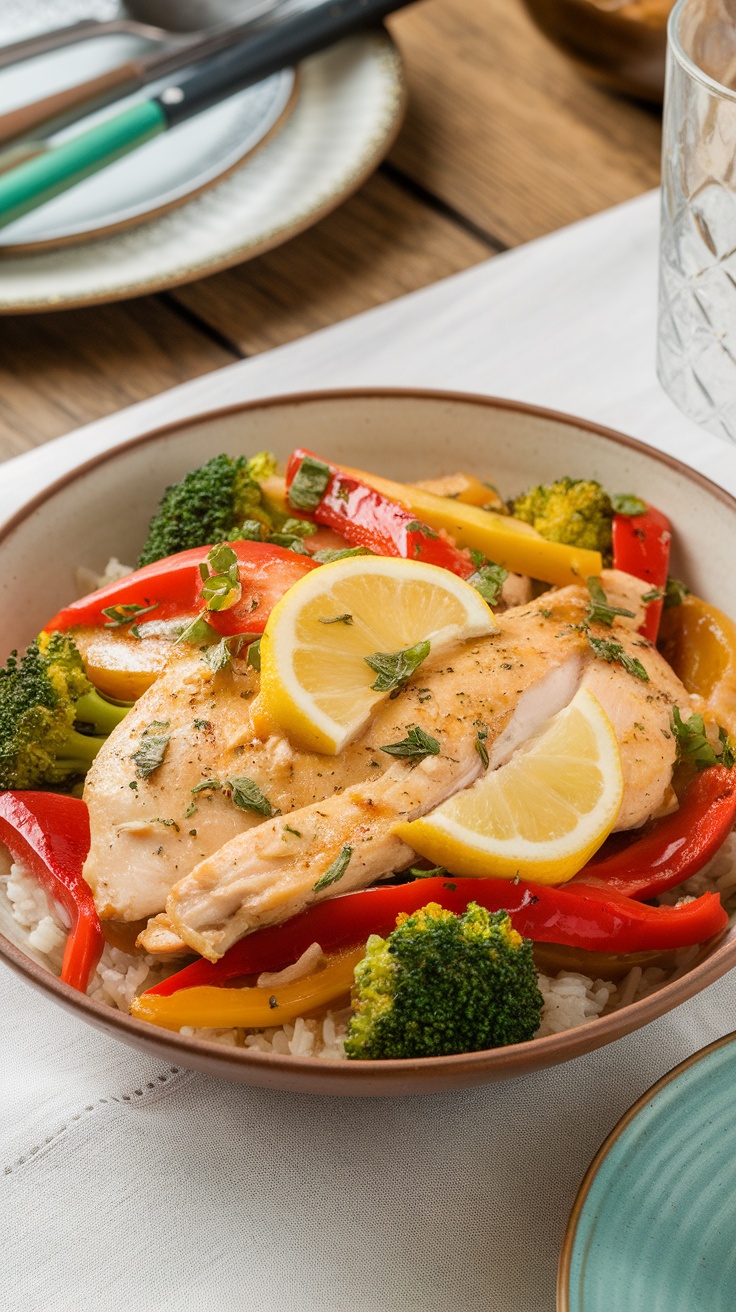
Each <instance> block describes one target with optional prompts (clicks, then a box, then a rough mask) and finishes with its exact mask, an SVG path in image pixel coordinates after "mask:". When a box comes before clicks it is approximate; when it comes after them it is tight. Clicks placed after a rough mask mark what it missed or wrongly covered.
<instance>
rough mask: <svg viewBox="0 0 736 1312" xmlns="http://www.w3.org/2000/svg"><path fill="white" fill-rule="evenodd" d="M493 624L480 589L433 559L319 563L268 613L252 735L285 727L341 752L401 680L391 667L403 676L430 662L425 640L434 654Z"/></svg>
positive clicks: (304, 744)
mask: <svg viewBox="0 0 736 1312" xmlns="http://www.w3.org/2000/svg"><path fill="white" fill-rule="evenodd" d="M497 628H498V626H497V625H496V622H495V620H494V618H493V614H492V612H491V610H490V609H489V607H488V606H487V604H486V602H485V601H484V600H483V598H482V597H481V596H480V594H479V593H478V592H476V590H475V588H473V587H471V586H470V584H469V583H465V582H464V580H463V579H460V578H457V577H456V576H455V575H454V574H450V573H449V571H448V570H444V569H440V568H438V567H437V566H436V565H426V564H423V563H422V562H420V561H414V560H403V559H400V558H394V557H388V556H375V557H370V556H354V557H349V558H348V559H346V560H339V561H335V562H334V563H333V564H331V565H323V566H322V568H321V569H318V570H314V571H313V572H312V573H310V574H306V575H305V576H304V578H302V579H300V580H299V582H298V583H296V584H294V586H293V587H291V588H290V589H289V591H288V592H287V593H286V594H285V595H284V596H283V597H282V599H281V601H279V603H278V604H277V605H276V606H275V607H274V609H273V611H272V612H271V615H270V617H269V620H268V623H267V625H266V629H265V632H264V634H263V638H262V639H261V689H260V693H259V696H258V699H257V705H256V706H254V708H253V712H252V718H253V724H254V728H255V730H256V733H258V734H260V735H261V736H266V735H267V734H269V733H273V732H281V733H285V734H287V735H288V737H289V739H290V740H291V741H292V742H293V743H294V744H295V745H296V746H298V747H301V748H302V749H303V750H306V751H318V752H325V753H329V754H330V755H336V754H337V753H338V752H339V751H340V749H341V748H342V747H343V746H344V745H345V743H347V742H348V741H349V740H350V739H351V738H353V737H355V735H356V734H357V733H359V732H360V730H361V729H362V727H363V726H364V724H365V723H366V721H367V719H368V718H369V716H370V713H371V710H372V709H373V707H374V706H375V705H376V704H377V703H378V702H381V701H384V700H385V698H387V697H388V696H389V695H390V693H391V692H392V691H393V690H394V687H397V686H401V684H400V683H399V684H393V685H391V670H392V669H393V670H395V677H396V678H399V679H400V680H401V682H404V681H405V677H410V675H411V672H412V667H413V668H414V669H418V668H419V664H420V663H421V660H422V659H426V656H427V654H428V651H427V649H426V644H427V642H428V643H429V650H431V651H432V653H434V654H436V653H438V652H440V651H442V650H444V649H447V648H449V647H453V646H455V645H456V644H457V643H460V642H463V641H465V640H467V639H469V638H477V637H481V636H483V635H485V634H489V633H495V632H497ZM417 648H418V650H417ZM412 649H414V650H412ZM402 653H407V656H406V659H404V660H402V659H401V654H402ZM422 653H424V655H423V656H422ZM382 657H387V658H388V660H387V661H386V660H383V661H382V660H381V659H380V658H382ZM394 658H396V659H394ZM368 659H370V660H371V661H372V664H368ZM382 666H383V667H386V666H387V667H388V671H386V670H385V669H384V674H383V677H381V668H380V667H382ZM402 676H405V677H402ZM376 684H378V685H379V686H378V687H375V686H374V685H376ZM387 685H388V686H387Z"/></svg>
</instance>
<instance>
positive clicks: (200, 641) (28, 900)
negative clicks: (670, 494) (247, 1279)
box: [0, 449, 736, 1061]
mask: <svg viewBox="0 0 736 1312" xmlns="http://www.w3.org/2000/svg"><path fill="white" fill-rule="evenodd" d="M674 531H675V532H676V526H675V528H674ZM672 532H673V529H672V527H671V526H670V524H669V522H668V520H667V518H666V517H665V515H664V514H663V513H662V512H661V511H660V510H658V509H657V508H655V507H654V506H652V505H649V504H647V503H645V502H644V501H642V500H640V499H639V497H638V496H637V495H636V493H635V491H631V490H629V491H627V492H625V493H618V494H617V493H615V492H614V491H613V490H606V489H604V488H603V487H601V486H600V485H599V484H598V483H597V482H594V481H592V480H590V479H576V478H573V477H563V478H560V479H559V481H557V482H555V483H553V484H551V485H544V486H538V487H534V488H531V489H527V490H525V491H522V492H521V493H520V494H518V495H517V496H515V497H514V498H512V499H511V500H510V501H504V500H503V499H502V498H501V496H500V494H499V492H498V491H497V489H496V488H495V487H494V486H492V485H491V484H489V483H484V482H481V481H479V480H478V479H477V478H475V477H473V476H470V475H468V474H465V473H462V472H459V473H456V474H452V475H449V476H446V477H442V478H437V479H436V480H433V481H429V482H423V483H416V484H411V485H410V484H398V483H394V482H390V481H388V480H386V479H384V478H382V477H377V476H374V475H373V474H369V473H365V472H362V471H359V470H355V469H351V468H347V467H340V466H338V465H336V464H334V463H331V462H330V461H328V460H327V459H324V458H322V457H321V456H317V455H314V454H313V453H312V452H310V451H306V450H301V449H299V450H295V451H294V452H293V454H292V456H291V458H290V460H289V462H288V465H287V467H286V469H285V471H283V473H282V472H279V468H278V466H277V463H276V461H275V459H274V458H273V457H271V456H270V455H268V454H266V453H262V454H259V455H256V456H254V457H253V458H251V459H245V458H242V457H239V458H231V457H229V456H227V455H218V456H215V457H214V458H213V459H210V460H208V461H207V463H206V464H204V465H202V466H201V467H200V468H198V469H195V470H193V471H191V472H190V473H188V474H187V475H186V476H185V477H184V478H183V479H182V480H181V481H180V482H178V483H176V484H174V485H173V486H171V487H169V488H167V489H166V491H165V492H164V494H163V499H162V501H161V504H160V507H159V509H158V511H157V513H156V514H155V516H154V518H153V521H152V523H151V525H150V529H149V532H148V537H147V539H146V540H145V542H142V543H141V547H140V555H139V558H138V561H137V565H136V567H135V568H132V566H131V567H128V568H126V567H124V566H121V565H119V563H118V562H117V561H112V562H111V563H110V565H109V566H108V571H107V574H106V576H105V577H103V579H102V580H95V582H99V584H100V586H98V587H96V588H95V590H94V591H92V592H88V593H87V595H85V596H83V597H82V598H81V599H80V600H75V601H71V602H70V604H69V605H67V606H65V607H64V609H62V610H60V611H59V613H58V614H57V615H54V616H53V617H51V618H50V619H49V621H48V623H47V624H46V626H45V628H44V630H43V632H42V633H40V634H39V635H38V637H37V638H36V639H35V640H34V641H33V642H32V643H31V645H30V646H29V647H28V649H27V651H26V652H25V653H23V654H19V653H17V652H16V653H13V654H12V655H11V656H10V658H9V659H8V661H7V664H6V665H5V667H4V669H2V671H0V790H2V791H0V843H2V844H3V845H4V846H5V848H7V851H8V854H9V855H8V860H7V863H6V865H5V866H4V867H0V874H2V871H3V870H4V871H5V873H4V874H2V883H3V885H4V890H5V898H4V902H3V905H4V908H5V911H4V913H3V914H4V916H5V920H7V915H8V913H9V914H11V915H12V916H13V917H14V919H15V922H16V928H17V927H18V926H20V928H21V929H22V930H23V931H24V932H25V936H26V937H25V942H26V943H27V947H28V951H29V952H32V953H34V954H35V956H36V958H37V959H39V960H42V961H44V962H45V963H47V964H48V965H49V968H50V969H53V970H56V971H57V973H58V974H60V975H61V978H62V979H63V980H64V981H65V982H66V983H67V984H69V985H71V986H72V987H73V988H76V989H79V990H82V991H85V992H88V993H89V994H90V996H92V997H93V998H96V999H97V1000H98V1001H101V1002H105V1003H108V1004H110V1005H111V1006H115V1007H118V1008H120V1009H121V1010H124V1011H128V1010H129V1011H130V1013H131V1014H132V1015H133V1016H134V1017H136V1018H138V1019H139V1020H141V1021H146V1022H148V1023H150V1024H152V1025H158V1026H163V1027H165V1028H167V1029H169V1030H174V1031H179V1032H181V1033H183V1034H185V1035H189V1036H192V1035H196V1036H199V1037H204V1038H209V1039H213V1040H216V1041H219V1042H222V1043H228V1044H233V1045H235V1046H239V1047H243V1048H250V1049H256V1050H260V1051H263V1052H275V1053H283V1054H293V1055H302V1056H314V1057H327V1058H334V1059H343V1058H344V1059H347V1060H351V1061H359V1060H362V1061H366V1060H367V1061H371V1060H376V1059H382V1058H419V1057H432V1056H444V1055H450V1054H455V1053H465V1052H475V1051H480V1050H485V1049H489V1048H494V1047H499V1046H503V1045H507V1044H515V1043H521V1042H525V1041H527V1040H531V1039H534V1038H535V1037H541V1036H544V1035H548V1034H552V1033H556V1032H558V1031H561V1030H564V1029H567V1028H569V1027H571V1026H575V1025H578V1024H581V1023H583V1022H586V1021H589V1020H593V1019H594V1018H595V1017H597V1016H599V1015H601V1014H603V1013H605V1012H608V1011H611V1010H612V1009H615V1008H617V1007H621V1006H625V1005H627V1004H628V1003H630V1002H632V1001H634V1000H635V999H637V998H640V997H643V996H646V994H648V993H651V992H653V991H655V990H656V989H658V988H661V987H662V986H663V984H665V983H667V982H668V981H669V980H671V979H672V978H674V977H676V975H677V974H679V973H683V972H684V971H686V970H687V969H689V968H690V967H691V965H692V964H693V962H694V961H695V960H696V959H697V957H698V954H702V952H703V951H704V950H707V945H708V944H709V943H710V941H711V940H712V939H713V938H714V936H717V935H719V934H720V933H721V932H722V931H723V929H724V926H725V925H726V923H727V919H728V914H729V912H730V910H731V909H732V903H733V904H734V905H736V852H735V851H734V849H733V846H732V839H731V837H730V836H731V832H732V829H733V826H734V818H735V816H736V771H734V769H733V766H734V751H733V747H732V734H736V627H735V626H734V625H733V623H732V622H731V620H730V619H728V618H727V617H726V616H725V615H724V614H722V613H721V612H720V611H719V610H717V609H716V608H715V607H714V606H712V605H710V604H709V603H707V602H705V601H703V600H701V599H699V598H698V597H696V596H694V595H692V594H690V593H689V591H688V588H687V587H686V586H685V585H684V584H683V583H680V582H678V581H677V580H676V579H674V578H672V577H670V575H669V555H670V542H671V536H672ZM3 923H5V921H3Z"/></svg>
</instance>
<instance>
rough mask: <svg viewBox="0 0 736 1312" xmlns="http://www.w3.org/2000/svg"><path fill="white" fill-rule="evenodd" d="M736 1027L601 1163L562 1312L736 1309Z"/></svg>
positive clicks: (644, 1110)
mask: <svg viewBox="0 0 736 1312" xmlns="http://www.w3.org/2000/svg"><path fill="white" fill-rule="evenodd" d="M735 1228H736V1034H730V1035H728V1036H727V1037H726V1038H725V1039H719V1040H718V1041H717V1042H716V1043H712V1044H710V1046H709V1047H707V1048H703V1049H702V1051H701V1052H698V1053H695V1055H694V1056H693V1057H690V1058H689V1059H688V1060H687V1061H685V1062H683V1063H682V1065H680V1066H676V1067H675V1069H674V1070H673V1071H670V1073H669V1075H665V1077H664V1079H662V1080H660V1081H659V1083H658V1084H655V1085H654V1086H653V1088H651V1089H650V1090H649V1092H648V1093H645V1094H644V1097H643V1098H640V1099H639V1101H638V1102H637V1103H635V1104H634V1106H633V1107H632V1108H631V1110H630V1111H628V1112H627V1113H626V1115H625V1116H624V1118H623V1120H621V1121H620V1122H619V1124H618V1125H617V1126H616V1128H615V1130H613V1132H612V1133H611V1134H610V1135H609V1137H608V1139H607V1140H606V1142H605V1143H604V1145H603V1147H602V1148H601V1149H600V1151H599V1152H598V1154H597V1156H596V1157H595V1159H594V1160H593V1162H592V1163H591V1166H590V1168H589V1170H588V1173H587V1175H586V1177H585V1179H584V1181H583V1183H582V1185H581V1188H580V1193H579V1194H578V1197H577V1199H576V1201H575V1206H574V1208H573V1210H572V1214H571V1216H570V1221H569V1223H568V1228H567V1233H566V1235H565V1241H564V1244H563V1248H562V1255H561V1259H560V1278H559V1285H558V1296H557V1307H558V1312H734V1308H736V1243H735V1242H734V1232H735Z"/></svg>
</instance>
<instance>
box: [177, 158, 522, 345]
mask: <svg viewBox="0 0 736 1312" xmlns="http://www.w3.org/2000/svg"><path fill="white" fill-rule="evenodd" d="M496 249H497V247H495V246H494V245H493V243H491V242H490V241H485V240H482V239H481V238H479V237H478V236H475V235H474V234H472V233H470V232H467V231H465V230H464V228H463V227H462V226H460V225H459V224H457V223H455V222H453V221H452V219H451V218H448V217H447V216H446V215H444V214H442V213H438V212H437V210H436V209H434V208H432V207H431V206H430V205H428V204H426V203H424V202H423V201H422V200H421V199H419V198H417V197H416V196H414V195H411V194H410V192H409V191H408V190H406V189H405V188H403V187H401V186H397V184H396V183H395V182H394V181H392V180H391V179H390V178H388V177H385V176H383V175H382V174H381V173H378V174H376V175H375V176H374V177H373V178H371V180H370V181H369V182H368V183H367V184H366V185H365V186H364V187H363V188H362V189H361V191H359V192H358V193H357V195H355V196H353V197H352V198H351V199H350V200H348V201H347V202H346V203H345V204H344V205H342V206H341V207H340V208H339V209H338V210H336V211H335V213H334V214H331V215H330V216H329V217H328V218H326V219H324V220H323V221H322V222H321V223H319V224H317V226H316V227H314V228H312V229H311V230H310V231H309V232H305V233H303V234H302V235H301V236H300V237H296V238H295V239H294V240H293V241H291V242H288V243H287V244H286V245H285V246H281V247H279V248H278V249H277V250H275V251H271V252H269V254H267V255H262V256H260V257H259V258H258V259H256V260H252V261H250V262H249V263H248V264H243V265H240V266H239V267H238V268H235V269H229V270H227V271H226V272H224V273H220V274H216V275H214V276H213V277H211V278H205V279H204V280H203V281H202V282H198V283H192V284H191V285H190V286H188V287H181V288H179V289H178V290H177V291H176V292H175V293H174V295H175V297H176V299H177V300H178V301H179V302H180V303H181V304H183V305H185V306H187V307H188V308H189V309H190V310H192V311H194V312H195V313H196V314H197V315H198V316H199V317H200V318H201V319H204V320H206V322H207V323H209V324H211V325H213V327H215V328H216V329H217V330H218V331H219V332H220V333H222V334H224V335H225V336H226V337H227V338H228V339H229V340H231V341H233V342H235V343H237V345H238V346H239V348H240V349H241V350H242V351H243V352H244V353H245V354H246V355H251V354H254V353H256V352H258V351H265V350H268V348H269V347H272V346H280V345H281V344H282V343H283V342H289V341H292V340H293V339H294V338H296V337H300V336H302V335H303V334H304V333H310V332H314V331H315V330H316V329H318V328H324V327H326V326H327V325H329V324H332V323H337V322H338V321H339V320H341V319H345V318H347V317H348V316H349V315H353V314H358V313H359V312H360V311H361V310H367V309H370V308H371V307H372V306H374V305H381V304H383V302H384V301H390V300H393V299H394V297H396V296H402V295H403V294H404V293H405V292H411V291H414V290H415V289H416V288H418V287H424V286H426V285H427V284H428V283H431V282H436V281H437V280H438V279H439V278H444V277H446V276H447V275H449V274H451V273H456V272H457V271H458V270H459V269H464V268H467V267H468V266H469V265H471V264H477V263H478V262H479V261H480V260H483V259H485V258H487V257H488V256H489V255H492V254H494V252H495V251H496Z"/></svg>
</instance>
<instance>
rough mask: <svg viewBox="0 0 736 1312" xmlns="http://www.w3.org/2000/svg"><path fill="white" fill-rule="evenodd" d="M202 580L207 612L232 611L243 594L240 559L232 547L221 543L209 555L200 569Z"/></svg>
mask: <svg viewBox="0 0 736 1312" xmlns="http://www.w3.org/2000/svg"><path fill="white" fill-rule="evenodd" d="M199 572H200V575H201V578H202V597H203V599H204V604H205V608H206V609H207V610H215V611H216V610H230V609H231V607H232V606H235V605H237V603H238V602H239V601H240V598H241V596H242V594H243V589H242V587H241V585H240V571H239V569H238V558H237V556H236V555H235V552H234V551H233V549H232V547H229V546H228V545H227V543H226V542H221V543H220V544H219V545H218V546H216V547H213V548H212V550H211V551H210V552H208V554H207V560H206V562H204V563H203V564H201V565H200V567H199Z"/></svg>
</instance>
